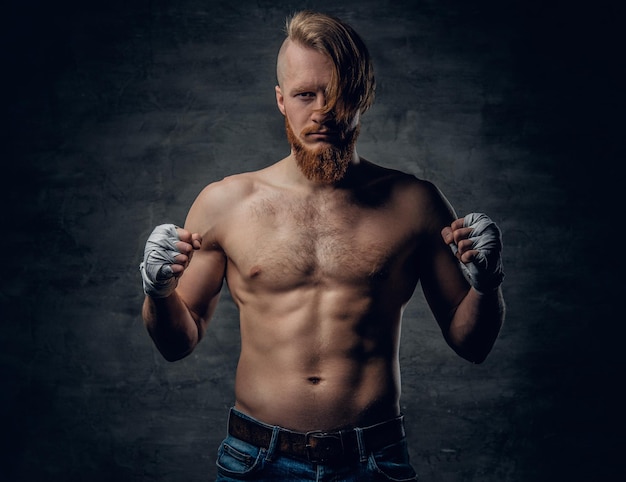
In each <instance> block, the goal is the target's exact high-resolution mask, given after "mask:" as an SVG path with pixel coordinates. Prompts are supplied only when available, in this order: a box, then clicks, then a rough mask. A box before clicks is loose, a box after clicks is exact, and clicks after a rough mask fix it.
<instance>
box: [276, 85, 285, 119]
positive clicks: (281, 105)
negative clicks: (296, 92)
mask: <svg viewBox="0 0 626 482" xmlns="http://www.w3.org/2000/svg"><path fill="white" fill-rule="evenodd" d="M274 90H275V91H276V105H277V106H278V110H279V111H280V112H281V113H282V115H285V98H284V97H283V92H282V90H280V85H277V86H276V87H275V88H274Z"/></svg>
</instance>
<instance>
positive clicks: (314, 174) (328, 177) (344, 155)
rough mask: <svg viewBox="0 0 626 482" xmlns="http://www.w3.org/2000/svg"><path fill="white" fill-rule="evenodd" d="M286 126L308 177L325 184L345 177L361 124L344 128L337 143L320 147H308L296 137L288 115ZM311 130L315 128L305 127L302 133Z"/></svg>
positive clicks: (288, 137) (299, 163)
mask: <svg viewBox="0 0 626 482" xmlns="http://www.w3.org/2000/svg"><path fill="white" fill-rule="evenodd" d="M285 128H286V130H287V140H288V141H289V144H291V148H292V150H293V154H294V157H295V158H296V163H297V164H298V167H299V168H300V170H301V171H302V173H303V174H304V175H305V177H306V178H307V179H309V180H310V181H314V182H319V183H323V184H335V183H337V182H339V181H341V180H342V179H343V178H344V176H345V175H346V172H347V170H348V166H349V165H350V161H351V160H352V156H353V155H354V146H355V145H356V140H357V138H358V137H359V131H360V125H357V126H356V127H355V128H354V129H351V130H347V129H345V130H342V134H341V137H340V138H339V140H338V141H337V142H336V143H335V144H332V145H330V146H325V147H320V148H318V149H309V148H307V147H306V146H305V145H304V144H303V143H302V142H301V141H300V139H298V138H297V137H296V135H295V134H294V132H293V130H292V128H291V126H290V125H289V121H288V120H287V118H286V117H285ZM309 132H314V130H312V129H311V128H305V129H304V130H303V132H302V135H304V134H306V133H309Z"/></svg>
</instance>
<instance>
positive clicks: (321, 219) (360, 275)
mask: <svg viewBox="0 0 626 482" xmlns="http://www.w3.org/2000/svg"><path fill="white" fill-rule="evenodd" d="M233 223H235V224H236V225H237V226H236V229H232V230H230V232H233V233H235V232H236V233H238V234H237V235H235V236H234V237H229V242H228V243H226V251H227V254H228V256H229V259H230V260H231V262H232V263H233V264H234V265H235V267H236V270H237V272H238V274H239V276H240V277H241V279H242V281H244V282H246V283H249V284H254V285H258V286H264V287H267V288H270V289H276V290H282V289H290V288H293V287H297V286H300V285H303V284H316V283H330V284H332V283H338V284H350V285H351V286H358V285H359V284H363V285H369V284H372V283H376V282H377V281H382V280H385V279H387V278H388V276H389V274H390V273H391V272H392V271H393V270H394V269H396V267H397V265H398V263H400V262H401V261H402V260H403V259H405V258H406V257H407V256H408V255H409V253H410V251H411V249H412V246H413V244H414V242H415V233H414V232H413V231H412V230H411V228H410V226H408V225H407V223H403V222H402V220H401V219H398V213H395V212H394V209H393V207H391V206H386V207H380V206H379V207H376V208H371V207H363V206H359V205H357V204H354V203H350V202H347V201H346V200H345V199H341V198H338V199H337V198H335V199H330V200H323V201H321V200H319V199H318V200H316V201H315V202H313V201H311V200H298V201H294V200H289V201H287V200H285V199H280V198H277V199H273V200H270V199H265V200H260V201H258V202H256V203H252V204H251V205H250V206H248V208H247V209H245V210H242V211H241V212H240V213H239V216H238V219H236V220H233Z"/></svg>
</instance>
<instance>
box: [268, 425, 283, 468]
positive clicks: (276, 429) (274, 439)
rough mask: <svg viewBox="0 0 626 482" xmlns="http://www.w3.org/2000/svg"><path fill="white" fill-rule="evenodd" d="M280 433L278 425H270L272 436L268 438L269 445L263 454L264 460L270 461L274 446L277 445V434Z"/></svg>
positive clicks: (274, 451)
mask: <svg viewBox="0 0 626 482" xmlns="http://www.w3.org/2000/svg"><path fill="white" fill-rule="evenodd" d="M279 433H280V427H278V426H274V427H272V438H271V439H270V445H269V447H268V448H267V455H266V456H265V460H267V461H268V462H271V461H272V457H274V454H275V453H276V448H277V447H278V443H279V442H278V434H279Z"/></svg>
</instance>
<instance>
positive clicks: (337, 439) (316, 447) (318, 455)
mask: <svg viewBox="0 0 626 482" xmlns="http://www.w3.org/2000/svg"><path fill="white" fill-rule="evenodd" d="M304 437H305V443H306V453H307V457H308V459H309V462H312V463H314V464H315V463H318V464H327V463H330V462H336V461H338V460H340V459H341V457H342V456H343V453H344V449H343V437H342V436H341V432H323V431H321V430H316V431H312V432H307V433H306V434H304ZM312 441H315V442H314V443H311V442H312Z"/></svg>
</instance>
